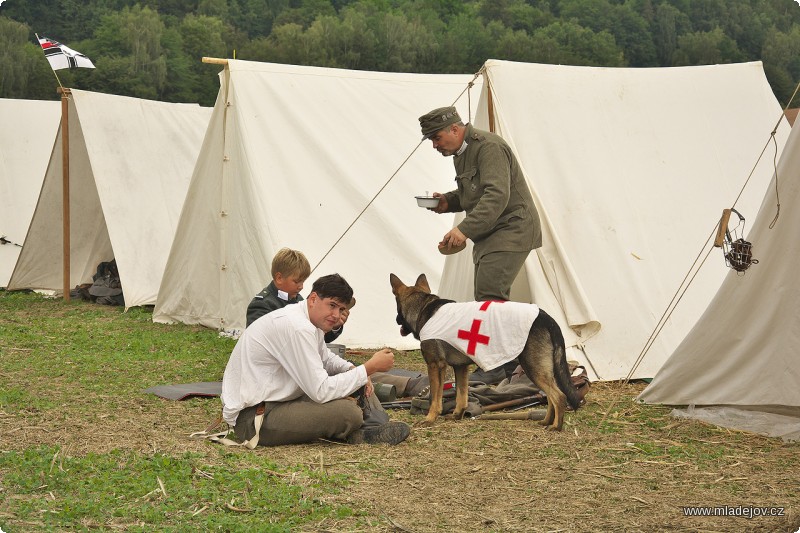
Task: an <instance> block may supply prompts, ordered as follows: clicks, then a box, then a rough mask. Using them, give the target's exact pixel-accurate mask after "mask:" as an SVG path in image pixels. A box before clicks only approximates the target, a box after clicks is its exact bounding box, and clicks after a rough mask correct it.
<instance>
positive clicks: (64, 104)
mask: <svg viewBox="0 0 800 533" xmlns="http://www.w3.org/2000/svg"><path fill="white" fill-rule="evenodd" d="M58 92H60V93H61V166H62V177H63V179H62V185H61V187H62V188H61V191H62V200H61V205H62V213H63V217H64V221H63V222H64V223H63V225H62V226H63V228H62V231H63V233H62V234H63V253H64V301H65V302H69V290H70V283H69V264H70V254H69V250H70V243H69V233H70V230H69V228H70V226H69V97H70V94H71V93H70V90H69V89H65V88H64V87H59V88H58Z"/></svg>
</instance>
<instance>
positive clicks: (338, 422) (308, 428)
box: [233, 396, 380, 446]
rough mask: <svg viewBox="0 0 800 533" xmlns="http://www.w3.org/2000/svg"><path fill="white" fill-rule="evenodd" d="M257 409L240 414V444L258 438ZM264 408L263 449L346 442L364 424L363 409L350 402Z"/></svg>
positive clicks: (302, 399) (275, 404)
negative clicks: (283, 445) (328, 440)
mask: <svg viewBox="0 0 800 533" xmlns="http://www.w3.org/2000/svg"><path fill="white" fill-rule="evenodd" d="M378 405H380V404H378ZM257 407H258V406H253V407H247V408H245V409H242V410H241V411H240V412H239V416H238V417H237V418H236V426H235V427H234V428H233V430H234V432H235V433H236V437H238V438H239V440H242V441H245V440H249V439H251V438H253V436H254V435H255V433H256V431H255V425H254V419H255V416H256V408H257ZM264 407H265V412H264V422H263V424H262V425H261V432H260V436H259V439H258V443H259V444H260V445H261V446H280V445H282V444H302V443H306V442H314V441H316V440H318V439H335V440H344V439H345V438H346V437H347V436H348V435H349V434H350V433H352V432H353V431H355V430H357V429H358V428H360V427H361V426H362V424H363V423H364V415H363V414H362V412H361V408H360V407H359V406H358V404H356V402H355V401H353V400H352V399H347V398H345V399H341V400H333V401H330V402H327V403H317V402H315V401H313V400H312V399H311V398H309V397H308V396H302V397H300V398H298V399H297V400H292V401H290V402H264Z"/></svg>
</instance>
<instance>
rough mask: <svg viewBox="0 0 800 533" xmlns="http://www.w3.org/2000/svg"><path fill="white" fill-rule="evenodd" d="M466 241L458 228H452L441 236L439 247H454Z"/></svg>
mask: <svg viewBox="0 0 800 533" xmlns="http://www.w3.org/2000/svg"><path fill="white" fill-rule="evenodd" d="M465 242H467V237H466V235H464V234H463V233H461V230H460V229H458V228H453V229H451V230H450V231H448V232H447V233H445V235H444V237H442V242H440V243H439V248H455V247H456V246H461V245H462V244H464V243H465Z"/></svg>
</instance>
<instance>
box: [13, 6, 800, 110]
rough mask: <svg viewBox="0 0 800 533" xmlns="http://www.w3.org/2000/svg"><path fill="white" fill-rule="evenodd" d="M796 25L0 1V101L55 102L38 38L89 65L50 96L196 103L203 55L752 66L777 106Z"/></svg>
mask: <svg viewBox="0 0 800 533" xmlns="http://www.w3.org/2000/svg"><path fill="white" fill-rule="evenodd" d="M798 22H800V6H798V4H797V3H796V2H795V0H735V1H730V0H464V1H460V0H140V1H138V2H132V1H126V0H84V1H78V0H7V1H6V2H4V3H3V4H2V6H0V76H2V79H0V97H3V98H27V99H55V98H57V94H56V91H55V78H54V77H53V73H52V71H51V69H50V67H49V64H48V63H47V61H46V60H45V59H44V54H43V53H42V50H41V48H40V47H39V45H38V43H37V42H36V39H35V37H34V35H35V34H36V33H38V34H39V35H40V36H46V37H49V38H52V39H55V40H57V41H60V42H62V43H64V44H65V45H67V46H69V47H70V48H73V49H75V50H78V51H80V52H81V53H83V54H85V55H87V56H88V57H89V58H90V59H91V60H92V61H93V62H94V64H95V66H96V67H97V68H96V69H95V70H87V69H75V70H69V71H68V70H60V71H58V75H59V78H60V79H61V81H62V83H63V84H64V86H68V87H74V88H79V89H84V90H91V91H97V92H104V93H112V94H118V95H126V96H134V97H138V98H147V99H154V100H164V101H170V102H197V103H200V104H201V105H206V106H210V105H213V103H214V100H215V99H216V95H217V91H218V87H219V84H218V80H217V73H218V72H219V66H218V65H207V64H204V63H202V62H201V58H202V57H203V56H211V57H221V58H231V57H236V58H237V59H247V60H252V61H268V62H274V63H289V64H296V65H315V66H324V67H336V68H348V69H357V70H373V71H386V72H418V73H474V72H477V71H478V70H479V69H480V67H481V65H483V63H484V62H485V61H486V60H487V59H506V60H511V61H523V62H531V63H549V64H567V65H589V66H604V67H670V66H688V65H708V64H717V63H734V62H743V61H756V60H760V61H762V62H763V64H764V70H765V73H766V75H767V79H768V80H769V83H770V85H771V86H772V89H773V92H774V93H775V96H776V97H777V98H778V100H779V101H780V102H781V104H782V105H786V104H787V103H788V101H789V99H790V98H791V96H792V94H793V92H794V90H795V86H796V85H797V83H798V80H800V24H798ZM792 105H793V106H794V105H797V102H793V104H792Z"/></svg>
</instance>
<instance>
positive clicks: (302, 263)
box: [272, 248, 311, 281]
mask: <svg viewBox="0 0 800 533" xmlns="http://www.w3.org/2000/svg"><path fill="white" fill-rule="evenodd" d="M278 272H280V273H281V275H283V276H297V278H298V279H299V280H300V281H305V280H306V279H308V276H310V275H311V265H310V264H309V263H308V259H306V256H305V255H303V252H298V251H297V250H291V249H289V248H281V249H280V250H278V253H276V254H275V257H273V258H272V278H273V279H274V278H275V275H276V274H277V273H278Z"/></svg>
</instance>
